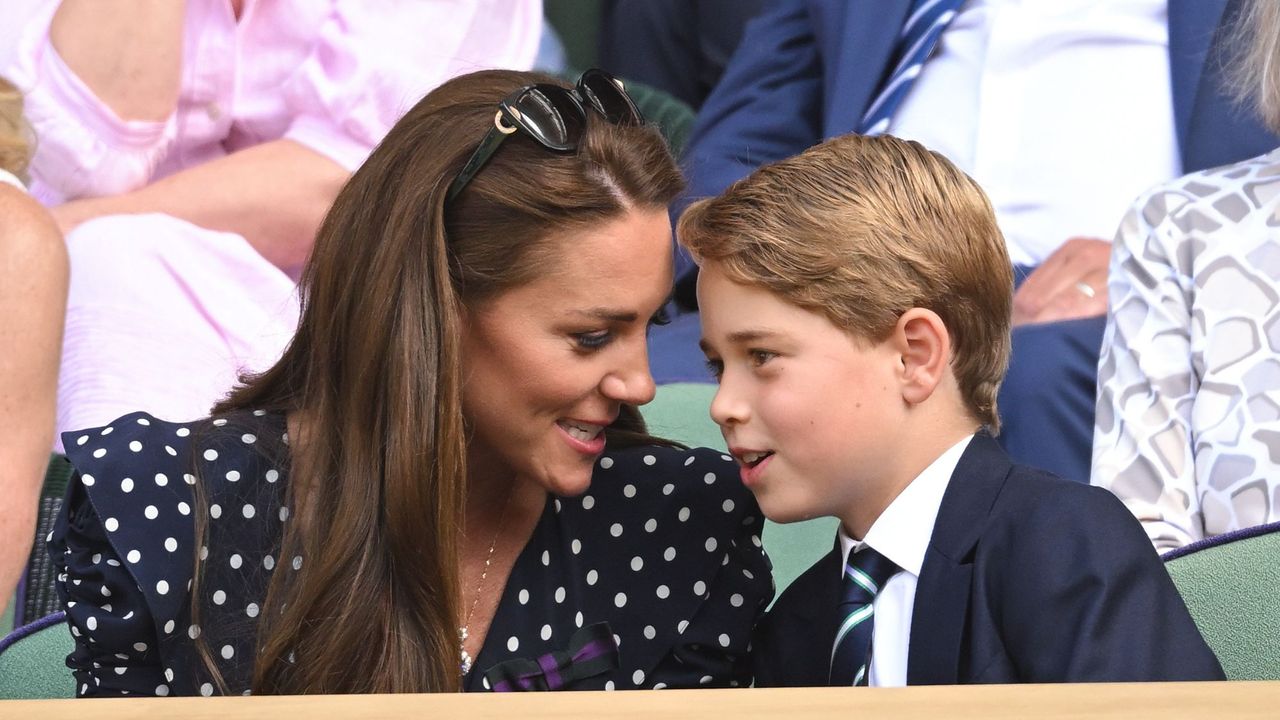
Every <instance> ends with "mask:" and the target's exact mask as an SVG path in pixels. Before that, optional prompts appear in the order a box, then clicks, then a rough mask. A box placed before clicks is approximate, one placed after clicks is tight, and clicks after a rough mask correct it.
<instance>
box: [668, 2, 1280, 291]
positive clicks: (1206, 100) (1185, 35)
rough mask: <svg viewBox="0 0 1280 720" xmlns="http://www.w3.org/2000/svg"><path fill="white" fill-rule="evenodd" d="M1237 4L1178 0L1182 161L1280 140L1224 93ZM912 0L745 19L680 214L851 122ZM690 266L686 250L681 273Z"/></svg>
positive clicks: (1193, 166) (707, 109)
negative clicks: (1229, 31)
mask: <svg viewBox="0 0 1280 720" xmlns="http://www.w3.org/2000/svg"><path fill="white" fill-rule="evenodd" d="M1238 5H1239V0H1169V65H1170V74H1171V82H1172V90H1173V108H1172V110H1173V113H1174V118H1175V123H1174V125H1175V128H1176V132H1177V136H1178V147H1179V149H1180V151H1181V155H1182V158H1181V159H1182V169H1183V172H1193V171H1196V170H1202V169H1205V168H1209V167H1214V166H1217V165H1224V164H1226V163H1231V162H1236V161H1239V160H1244V159H1246V158H1250V157H1253V156H1255V155H1260V154H1262V153H1263V152H1266V151H1267V150H1270V149H1271V148H1273V147H1275V146H1276V145H1278V144H1280V138H1277V137H1276V136H1275V135H1273V134H1272V133H1270V132H1269V131H1267V130H1266V129H1265V128H1264V127H1263V126H1262V124H1261V123H1260V122H1259V121H1258V120H1257V119H1256V118H1255V117H1253V115H1252V114H1251V113H1250V112H1249V111H1248V110H1247V109H1244V108H1240V107H1238V106H1236V105H1235V104H1234V103H1233V102H1232V101H1231V100H1229V99H1228V98H1227V96H1226V95H1225V94H1224V90H1223V78H1222V73H1221V65H1222V62H1221V60H1222V56H1221V55H1220V54H1219V53H1220V52H1221V51H1220V50H1219V49H1218V48H1219V46H1220V45H1222V44H1224V43H1223V42H1222V41H1223V37H1222V32H1221V30H1220V29H1226V28H1227V26H1229V25H1230V19H1231V18H1232V17H1234V15H1235V14H1236V12H1237V11H1238V7H1237V6H1238ZM910 7H911V0H777V1H775V2H772V3H771V4H769V5H768V6H767V9H766V10H765V11H764V12H763V13H762V14H761V15H759V16H757V17H756V19H755V20H753V21H752V22H751V23H750V24H748V25H747V29H746V30H745V33H744V35H743V38H742V41H741V43H740V44H739V46H738V50H737V52H736V53H735V54H734V56H733V58H732V60H731V61H730V62H729V66H728V68H727V69H726V71H725V74H724V75H723V77H721V79H720V82H719V84H718V85H717V86H716V88H715V90H714V91H713V92H712V94H711V96H710V97H709V98H708V99H707V101H706V104H705V105H703V107H702V109H701V110H700V111H699V114H698V119H697V122H696V124H695V126H694V129H693V132H692V135H691V137H690V141H689V145H688V147H687V149H686V151H685V162H684V164H685V169H686V172H687V174H688V176H689V190H688V192H687V193H686V194H685V200H684V202H682V203H680V204H678V206H677V207H676V209H675V210H674V213H675V214H678V213H679V212H680V211H681V210H682V209H683V206H684V204H685V203H687V202H688V201H690V200H691V199H693V198H699V197H707V196H711V195H717V194H719V193H720V192H722V191H723V190H724V189H725V188H726V187H728V186H729V184H731V183H732V182H733V181H735V180H737V179H739V178H741V177H744V176H745V175H747V174H748V173H750V172H751V171H752V170H754V169H755V168H757V167H759V166H760V165H763V164H765V163H769V162H774V161H776V160H781V159H783V158H786V157H790V156H792V155H795V154H797V153H799V152H801V151H803V150H805V149H806V148H808V147H810V146H812V145H816V144H818V143H819V142H821V141H823V140H825V139H827V138H830V137H834V136H836V135H842V134H844V133H848V132H852V131H853V130H854V129H855V127H856V126H857V123H858V120H859V119H860V118H861V117H862V115H863V113H864V112H865V110H866V108H867V106H868V105H869V104H870V103H871V102H872V101H873V100H874V99H875V97H876V95H877V93H878V91H879V89H880V86H881V84H882V83H883V82H884V81H885V79H886V76H887V75H888V72H889V70H890V67H889V64H890V62H891V60H892V58H891V54H892V52H893V44H894V41H895V39H896V38H897V36H898V33H899V31H900V30H901V27H902V24H903V22H905V21H906V18H907V15H908V12H909V9H910ZM1207 61H1208V62H1207ZM1097 110H1098V111H1100V112H1124V108H1097ZM1119 222H1120V218H1116V223H1117V225H1118V224H1119ZM1069 233H1070V230H1069V229H1068V230H1064V235H1063V237H1064V238H1065V237H1067V235H1068V234H1069ZM690 269H692V263H691V262H690V261H689V260H688V258H687V257H684V256H683V253H682V257H681V259H680V261H679V265H678V266H677V277H682V276H685V275H686V274H687V271H689V270H690Z"/></svg>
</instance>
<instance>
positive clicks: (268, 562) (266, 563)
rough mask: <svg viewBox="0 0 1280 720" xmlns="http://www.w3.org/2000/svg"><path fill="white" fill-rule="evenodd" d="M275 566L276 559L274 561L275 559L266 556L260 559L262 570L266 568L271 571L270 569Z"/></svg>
mask: <svg viewBox="0 0 1280 720" xmlns="http://www.w3.org/2000/svg"><path fill="white" fill-rule="evenodd" d="M275 566H276V559H275V558H273V557H271V556H270V555H268V556H266V557H264V558H262V567H264V568H266V569H268V570H271V569H272V568H274V567H275Z"/></svg>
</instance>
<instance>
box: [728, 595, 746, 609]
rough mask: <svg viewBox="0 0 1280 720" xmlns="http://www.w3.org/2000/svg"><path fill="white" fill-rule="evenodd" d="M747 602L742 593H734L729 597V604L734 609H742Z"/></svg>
mask: <svg viewBox="0 0 1280 720" xmlns="http://www.w3.org/2000/svg"><path fill="white" fill-rule="evenodd" d="M744 602H746V600H745V599H743V597H742V594H741V593H734V594H732V595H730V596H729V604H730V605H732V606H734V607H742V603H744Z"/></svg>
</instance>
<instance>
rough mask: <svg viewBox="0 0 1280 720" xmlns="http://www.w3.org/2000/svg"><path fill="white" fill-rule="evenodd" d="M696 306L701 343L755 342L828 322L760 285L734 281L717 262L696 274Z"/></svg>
mask: <svg viewBox="0 0 1280 720" xmlns="http://www.w3.org/2000/svg"><path fill="white" fill-rule="evenodd" d="M698 308H699V313H700V314H701V317H702V336H703V341H704V344H705V343H707V342H713V343H721V342H724V343H743V342H752V341H758V340H763V339H767V338H771V337H779V336H786V335H790V334H791V331H792V330H793V329H794V328H796V326H797V324H808V323H812V322H814V321H820V322H824V323H829V322H830V321H829V320H827V318H826V317H825V316H823V315H821V314H819V313H815V312H813V311H811V310H808V309H806V308H802V307H800V306H799V305H796V304H794V303H792V302H791V301H790V300H788V299H787V298H785V297H783V296H781V295H779V294H778V293H776V292H774V291H772V290H770V289H768V288H766V287H764V286H762V285H754V284H747V283H741V282H738V281H737V280H736V279H734V278H732V277H730V276H729V275H728V274H727V273H726V272H725V270H724V268H723V266H721V265H719V264H718V263H707V264H705V265H703V267H702V269H701V270H700V271H699V273H698Z"/></svg>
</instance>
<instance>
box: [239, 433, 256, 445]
mask: <svg viewBox="0 0 1280 720" xmlns="http://www.w3.org/2000/svg"><path fill="white" fill-rule="evenodd" d="M257 441H258V436H257V435H254V434H253V433H245V434H243V435H241V436H240V442H242V443H244V444H245V445H251V444H253V443H255V442H257Z"/></svg>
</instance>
